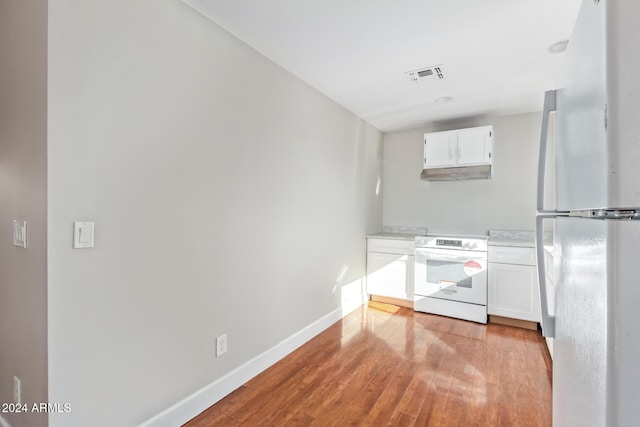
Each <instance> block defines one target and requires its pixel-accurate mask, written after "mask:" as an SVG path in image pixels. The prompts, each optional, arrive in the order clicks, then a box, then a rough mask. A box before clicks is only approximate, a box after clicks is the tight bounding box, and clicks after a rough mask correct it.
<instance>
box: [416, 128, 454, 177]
mask: <svg viewBox="0 0 640 427" xmlns="http://www.w3.org/2000/svg"><path fill="white" fill-rule="evenodd" d="M455 151H456V134H455V132H435V133H427V134H425V136H424V167H425V169H426V168H437V167H447V166H451V165H453V164H455V158H456V156H457V155H456V153H455Z"/></svg>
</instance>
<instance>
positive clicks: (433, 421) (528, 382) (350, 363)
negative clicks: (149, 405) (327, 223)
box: [186, 302, 551, 427]
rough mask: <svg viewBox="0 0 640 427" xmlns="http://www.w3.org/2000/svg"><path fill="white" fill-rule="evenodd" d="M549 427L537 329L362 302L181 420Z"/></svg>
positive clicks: (545, 359) (546, 363)
mask: <svg viewBox="0 0 640 427" xmlns="http://www.w3.org/2000/svg"><path fill="white" fill-rule="evenodd" d="M239 425H242V426H322V427H324V426H347V425H358V426H360V425H362V426H387V425H391V426H492V427H493V426H508V427H514V426H550V425H551V361H550V358H549V354H548V352H547V349H546V347H545V343H544V339H543V338H542V336H541V335H540V334H539V333H538V332H536V331H530V330H524V329H519V328H514V327H511V326H503V325H497V324H489V325H480V324H476V323H472V322H467V321H463V320H456V319H451V318H447V317H441V316H435V315H429V314H424V313H416V312H414V311H413V310H411V309H408V308H404V307H396V306H393V305H389V304H384V303H376V302H370V303H369V306H368V307H366V306H365V307H363V308H362V309H361V310H357V311H355V312H354V313H352V314H350V315H348V316H346V317H345V318H344V319H343V320H342V321H340V322H338V323H336V324H334V325H333V326H331V327H330V328H329V329H327V330H326V331H325V332H323V333H322V334H320V335H318V336H317V337H316V338H314V339H313V340H311V341H309V342H308V343H307V344H305V345H304V346H302V347H300V348H299V349H298V350H296V351H295V352H293V353H292V354H290V355H289V356H288V357H286V358H285V359H283V360H281V361H280V362H278V363H277V364H275V365H274V366H272V367H271V368H269V369H268V370H266V371H265V372H263V373H262V374H260V375H258V376H257V377H255V378H254V379H252V380H251V381H249V382H248V383H246V384H245V385H243V386H242V387H240V388H239V389H238V390H236V391H234V392H233V393H231V394H230V395H229V396H227V397H226V398H224V399H223V400H221V401H220V402H218V403H217V404H215V405H213V406H212V407H210V408H209V409H207V410H206V411H204V412H203V413H202V414H200V415H199V416H198V417H196V418H194V419H193V420H191V421H190V422H189V423H187V424H186V426H187V427H203V426H239Z"/></svg>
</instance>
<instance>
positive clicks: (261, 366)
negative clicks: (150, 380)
mask: <svg viewBox="0 0 640 427" xmlns="http://www.w3.org/2000/svg"><path fill="white" fill-rule="evenodd" d="M342 313H343V309H342V308H337V309H335V310H333V311H332V312H330V313H329V314H327V315H325V316H323V317H322V318H320V319H318V320H316V321H315V322H313V323H312V324H310V325H308V326H306V327H305V328H303V329H302V330H300V331H298V332H296V333H295V334H293V335H291V336H290V337H289V338H287V339H285V340H284V341H282V342H280V343H279V344H277V345H276V346H274V347H273V348H271V349H269V350H267V351H265V352H264V353H262V354H260V355H258V356H256V357H254V358H253V359H251V360H249V361H248V362H247V363H245V364H243V365H242V366H239V367H238V368H236V369H234V370H233V371H231V372H229V373H228V374H226V375H224V376H223V377H222V378H220V379H218V380H216V381H214V382H212V383H211V384H209V385H208V386H206V387H204V388H202V389H200V390H198V391H196V392H195V393H193V394H192V395H190V396H188V397H186V398H185V399H183V400H181V401H180V402H178V403H176V404H175V405H173V406H171V407H170V408H167V409H165V410H164V411H162V412H161V413H159V414H158V415H156V416H154V417H153V418H150V419H148V420H147V421H145V422H143V423H142V424H140V425H139V427H175V426H180V425H182V424H184V423H186V422H187V421H189V420H191V419H192V418H194V417H195V416H196V415H198V414H199V413H201V412H202V411H204V410H205V409H207V408H208V407H210V406H211V405H213V404H214V403H216V402H218V401H219V400H221V399H222V398H223V397H225V396H227V395H228V394H229V393H231V392H232V391H234V390H235V389H237V388H238V387H240V386H242V385H243V384H244V383H246V382H247V381H249V380H250V379H251V378H253V377H255V376H256V375H258V374H259V373H261V372H262V371H264V370H265V369H267V368H269V367H270V366H271V365H273V364H274V363H276V362H278V361H279V360H280V359H282V358H284V357H285V356H287V355H288V354H289V353H291V352H293V351H294V350H295V349H297V348H298V347H300V346H301V345H303V344H304V343H306V342H307V341H309V340H310V339H312V338H313V337H315V336H316V335H318V334H320V333H321V332H322V331H324V330H325V329H327V328H328V327H329V326H331V325H333V324H334V323H335V322H337V321H338V320H340V319H341V318H342V317H343V316H342Z"/></svg>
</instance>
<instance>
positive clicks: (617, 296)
mask: <svg viewBox="0 0 640 427" xmlns="http://www.w3.org/2000/svg"><path fill="white" fill-rule="evenodd" d="M638 25H640V2H638V1H634V0H584V2H583V4H582V9H581V11H580V14H579V17H578V19H577V21H576V26H575V30H574V33H573V35H572V37H571V39H570V42H569V47H568V50H567V52H566V55H567V60H568V63H567V65H568V68H567V73H566V77H565V81H564V82H562V83H561V85H560V86H561V89H558V90H557V91H552V92H548V93H547V94H546V96H545V108H544V113H543V129H542V135H541V143H540V159H539V161H540V163H539V176H538V200H537V208H538V215H537V221H536V227H537V230H536V232H537V233H536V239H537V242H536V243H537V254H538V278H539V281H540V299H541V311H542V329H543V333H544V335H545V336H547V337H554V343H553V356H554V358H553V425H554V426H557V427H574V426H581V427H588V426H598V427H601V426H633V425H640V407H639V406H638V403H637V402H638V399H639V398H640V322H639V321H638V316H639V315H640V278H639V277H640V276H639V275H638V271H639V268H640V221H637V219H639V216H640V215H639V213H638V212H639V211H640V30H639V29H638ZM552 111H555V117H554V119H555V153H556V154H555V161H556V185H555V193H556V206H555V209H556V210H553V211H549V210H545V209H544V206H543V201H544V175H545V168H546V165H545V154H546V146H547V133H548V132H547V125H548V123H549V115H550V114H551V112H552ZM545 219H552V220H553V221H554V224H553V225H554V249H553V251H554V252H553V255H554V273H553V277H554V285H555V288H554V289H555V313H549V308H548V304H547V300H548V296H547V288H546V285H545V266H544V253H543V221H544V220H545Z"/></svg>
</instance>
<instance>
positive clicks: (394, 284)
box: [367, 239, 415, 302]
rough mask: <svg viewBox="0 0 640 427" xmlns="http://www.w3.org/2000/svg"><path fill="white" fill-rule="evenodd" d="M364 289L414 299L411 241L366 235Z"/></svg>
mask: <svg viewBox="0 0 640 427" xmlns="http://www.w3.org/2000/svg"><path fill="white" fill-rule="evenodd" d="M368 246H369V247H368V249H369V250H368V251H367V293H368V294H371V295H378V296H384V297H390V298H398V299H403V300H407V301H411V302H413V272H414V260H415V257H414V255H413V249H414V243H413V241H402V240H385V239H369V243H368Z"/></svg>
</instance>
